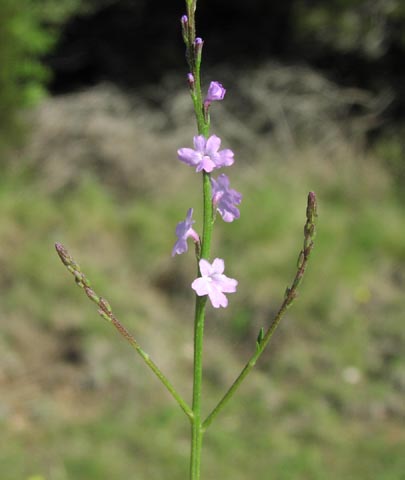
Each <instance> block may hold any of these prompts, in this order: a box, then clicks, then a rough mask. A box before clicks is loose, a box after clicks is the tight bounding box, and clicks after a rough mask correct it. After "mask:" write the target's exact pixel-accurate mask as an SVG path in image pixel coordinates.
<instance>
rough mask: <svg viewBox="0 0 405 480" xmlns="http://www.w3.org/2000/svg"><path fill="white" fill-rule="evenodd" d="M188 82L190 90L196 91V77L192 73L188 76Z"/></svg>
mask: <svg viewBox="0 0 405 480" xmlns="http://www.w3.org/2000/svg"><path fill="white" fill-rule="evenodd" d="M187 81H188V86H189V87H190V90H194V82H195V81H194V75H193V74H192V73H188V74H187Z"/></svg>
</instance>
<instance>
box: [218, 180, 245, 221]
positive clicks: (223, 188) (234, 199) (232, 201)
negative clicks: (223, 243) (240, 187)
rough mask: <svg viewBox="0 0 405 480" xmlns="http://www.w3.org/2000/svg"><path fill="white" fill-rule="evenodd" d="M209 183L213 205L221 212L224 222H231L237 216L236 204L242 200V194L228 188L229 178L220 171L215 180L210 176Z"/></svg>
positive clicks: (238, 213)
mask: <svg viewBox="0 0 405 480" xmlns="http://www.w3.org/2000/svg"><path fill="white" fill-rule="evenodd" d="M211 185H212V203H213V206H214V208H216V209H217V210H218V212H219V213H220V214H221V217H222V219H223V220H224V222H233V221H234V220H235V218H239V217H240V212H239V209H238V208H237V207H236V205H239V204H240V202H241V201H242V195H241V194H240V193H239V192H237V191H236V190H233V189H232V188H229V178H228V177H227V176H226V175H225V174H224V173H221V174H220V175H219V176H218V178H217V179H216V180H214V179H213V178H211Z"/></svg>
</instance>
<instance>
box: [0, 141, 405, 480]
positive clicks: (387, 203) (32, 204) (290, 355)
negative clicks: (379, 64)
mask: <svg viewBox="0 0 405 480" xmlns="http://www.w3.org/2000/svg"><path fill="white" fill-rule="evenodd" d="M349 152H350V151H349ZM278 158H279V155H276V154H273V155H264V156H263V158H261V159H258V160H257V162H256V163H255V164H254V167H252V166H250V167H248V166H245V167H244V166H243V165H240V166H238V170H239V173H238V177H235V179H234V184H235V188H238V190H240V191H242V192H243V193H244V201H243V204H242V208H241V214H242V216H241V220H240V221H239V222H235V224H232V225H229V226H227V228H222V227H223V225H221V224H220V225H218V228H217V235H218V236H219V237H221V240H220V241H218V242H216V245H214V251H215V252H217V253H220V252H218V248H220V249H221V252H222V253H221V255H223V256H224V257H226V259H227V264H228V265H229V273H230V274H231V275H233V276H235V277H236V278H238V279H239V281H240V289H239V292H238V294H236V295H235V296H233V297H232V302H231V306H230V308H229V310H227V311H225V312H222V311H221V312H220V313H218V312H215V311H213V309H210V310H209V312H208V318H207V346H206V352H205V370H206V375H207V376H206V383H205V385H204V389H205V392H206V396H207V397H208V399H209V400H208V401H207V404H206V405H205V407H204V410H205V411H206V412H208V411H209V408H210V407H212V406H213V405H214V403H215V401H216V400H217V399H218V398H219V396H220V395H221V394H222V393H223V392H224V389H225V387H226V386H228V385H229V384H230V382H231V381H232V380H233V378H234V376H235V375H236V374H237V373H238V370H239V368H240V367H241V366H242V365H243V363H244V361H245V360H246V359H247V357H248V355H249V353H250V352H251V351H252V349H253V348H254V341H255V338H256V336H257V333H258V331H259V329H260V327H261V326H262V325H263V324H264V323H265V322H266V318H267V317H268V316H269V315H270V314H271V313H272V312H274V311H275V310H276V308H277V306H278V304H279V302H280V301H281V299H282V295H283V292H284V288H285V286H286V285H287V284H288V283H289V281H290V280H291V276H292V275H293V273H294V267H295V262H296V255H297V253H298V251H299V249H300V247H301V242H302V226H303V223H304V221H305V211H304V210H305V200H306V193H307V192H308V190H310V189H314V190H315V191H316V192H317V194H318V198H319V204H320V209H319V210H320V217H319V228H318V236H317V239H316V248H315V250H314V256H313V259H312V262H311V264H310V267H309V271H308V274H307V277H306V279H305V281H304V283H303V286H302V290H301V295H300V298H299V299H298V301H297V302H296V304H295V305H294V307H293V308H292V309H291V310H290V311H289V313H288V315H287V318H285V320H284V322H283V324H282V325H281V328H280V330H279V332H277V335H276V336H275V338H274V341H273V342H272V344H271V345H270V349H269V352H267V354H266V355H265V358H263V359H262V361H261V362H260V364H259V365H258V369H257V371H256V372H255V373H254V374H253V375H252V377H251V378H250V379H248V381H247V382H246V384H245V386H244V387H243V388H242V389H241V392H240V395H239V396H237V398H235V399H234V400H233V401H232V402H231V404H230V405H229V407H228V409H227V410H226V411H225V412H223V414H222V415H221V416H220V417H219V418H218V423H217V429H213V430H212V432H211V431H209V432H208V433H207V437H206V445H205V447H204V451H203V457H204V470H203V476H204V478H221V479H230V478H232V479H233V480H251V479H253V478H260V479H262V478H263V479H269V480H272V479H277V480H284V479H285V480H296V479H311V480H313V479H320V480H323V479H325V478H327V479H328V480H338V479H339V480H341V479H342V478H344V479H356V480H360V479H364V480H366V479H369V478H378V479H379V480H397V479H399V478H401V476H402V474H403V471H404V468H405V464H404V457H403V450H404V448H405V434H404V431H403V429H401V426H400V420H401V418H403V415H404V406H403V402H402V400H403V398H402V397H403V391H404V388H405V386H404V378H403V372H404V368H405V358H404V355H403V345H404V340H405V338H404V329H403V325H402V321H403V311H404V308H405V298H404V295H403V290H404V283H405V277H404V266H405V242H404V240H403V239H404V238H405V224H404V222H403V207H402V205H401V204H400V203H399V201H398V200H397V199H396V197H395V196H394V194H393V193H391V190H392V189H391V180H390V178H389V177H388V176H387V175H386V174H385V173H384V171H383V170H381V169H380V168H379V167H378V166H377V164H376V163H375V162H374V161H373V160H372V159H370V158H356V157H355V154H354V153H353V152H351V153H349V154H348V150H345V151H344V152H343V153H342V154H341V155H338V154H336V155H335V157H333V158H331V157H330V156H329V157H328V159H324V158H323V157H322V155H321V154H320V152H316V151H308V150H307V151H305V150H304V151H301V152H300V153H299V154H298V153H296V154H294V155H291V157H290V158H287V159H284V160H283V162H280V161H279V160H278ZM235 168H237V167H235ZM187 178H192V177H187ZM159 190H160V192H159V193H158V191H159ZM194 190H195V185H194V184H190V182H189V181H187V182H185V183H184V188H183V189H182V191H181V192H180V193H179V191H178V178H177V179H176V181H175V174H174V173H173V176H170V175H169V176H168V177H167V178H166V179H165V184H164V185H163V186H162V187H161V188H160V189H158V188H156V189H155V190H153V191H152V190H151V191H149V192H146V193H145V194H144V195H142V196H136V197H135V198H131V195H123V192H122V191H121V190H120V189H119V188H117V189H115V188H111V187H110V188H109V189H107V188H106V187H103V186H102V183H101V182H100V181H99V180H98V179H97V178H95V177H94V176H93V177H92V176H90V175H85V176H83V177H82V178H81V179H78V181H77V183H76V185H75V186H73V187H70V188H68V189H66V190H64V191H63V192H62V191H61V192H57V193H46V188H44V183H43V179H42V178H41V175H40V172H38V171H37V172H36V175H35V177H33V176H32V175H31V172H30V171H29V170H27V169H22V168H17V169H15V170H14V173H11V172H6V173H5V174H4V175H2V178H1V179H0V200H1V201H0V217H1V219H2V220H1V223H0V243H1V245H2V248H1V258H0V262H1V281H2V303H1V316H2V319H3V320H2V327H1V329H2V337H1V349H2V377H1V378H2V383H3V388H2V391H3V392H4V393H3V394H2V400H1V404H0V405H1V406H2V409H1V410H0V412H1V416H0V421H1V428H2V439H3V442H2V449H1V453H0V469H1V472H2V478H4V479H7V480H8V479H10V480H14V479H15V480H20V479H23V480H25V479H28V478H36V477H35V475H39V476H41V478H42V477H43V479H45V480H65V479H72V480H73V479H74V480H82V479H83V480H92V479H94V480H96V479H97V480H100V479H104V478H106V479H107V478H136V479H140V480H141V479H148V480H153V479H161V478H168V479H176V480H177V479H179V480H180V479H182V478H185V476H186V472H187V461H188V460H187V459H188V453H189V452H188V440H187V439H188V436H189V431H188V428H189V426H188V424H187V422H186V421H185V419H184V418H183V415H182V413H181V412H180V410H179V409H178V408H177V407H176V405H175V404H174V403H173V402H172V400H171V399H170V397H169V396H168V395H166V393H165V392H164V390H163V388H162V386H161V385H159V383H158V382H157V381H156V380H155V379H154V378H153V376H152V375H151V374H150V372H149V371H148V370H147V369H146V368H145V367H144V365H143V364H142V362H141V361H140V360H139V359H138V358H137V357H136V356H135V355H134V354H133V352H132V350H131V349H130V348H129V347H128V346H127V345H126V344H125V342H123V341H122V339H120V338H119V337H118V336H117V335H116V333H115V331H114V330H113V329H112V328H111V326H110V325H108V324H107V323H106V322H104V321H103V320H102V319H101V318H100V317H99V316H98V315H97V313H96V311H95V309H94V305H92V304H91V302H89V301H88V300H87V299H86V298H85V296H84V295H83V293H82V291H81V290H80V289H78V288H75V287H74V285H72V281H71V278H70V276H69V275H68V274H67V273H66V271H65V270H64V268H63V267H62V266H61V265H60V262H59V259H58V258H57V256H56V253H55V252H54V251H53V243H54V241H57V240H60V241H63V242H64V243H65V244H66V245H67V246H68V247H69V248H70V250H71V252H72V254H74V255H75V256H76V257H77V260H78V261H79V262H80V263H81V265H82V267H83V269H84V270H85V271H86V273H87V274H88V275H89V278H90V279H91V280H92V283H93V285H94V288H95V289H96V290H97V291H98V292H100V293H101V294H105V295H106V296H107V298H108V299H109V300H110V301H111V304H112V305H113V307H114V310H115V311H116V314H117V316H119V318H120V320H121V321H122V322H123V323H125V324H126V325H127V327H128V328H129V329H130V330H131V331H132V332H133V333H134V334H135V336H136V337H137V339H138V340H139V342H140V343H141V345H143V346H144V348H145V349H146V350H147V351H148V352H149V353H150V354H151V355H152V358H154V359H155V361H156V362H157V363H158V364H159V365H160V366H161V368H162V369H163V370H164V372H165V373H167V374H168V375H169V376H170V377H171V378H172V379H173V382H174V383H175V384H176V385H178V386H179V388H180V391H182V392H184V395H185V396H188V395H189V392H190V384H189V382H190V378H191V376H190V372H191V359H190V356H189V355H190V354H189V352H190V339H191V334H192V306H191V301H190V300H191V296H192V293H191V290H190V288H189V284H190V282H191V280H192V279H193V278H194V277H193V276H194V265H193V264H192V263H193V262H190V258H180V257H179V259H175V260H172V259H170V258H169V256H170V251H171V247H172V242H173V240H174V237H173V228H174V225H175V222H176V220H177V219H181V218H182V217H183V216H184V211H185V209H186V207H187V206H186V207H185V206H184V205H183V204H182V202H183V201H184V199H185V198H195V192H194ZM258 206H260V208H259V207H258ZM199 213H201V211H200V209H199V208H196V214H197V218H198V215H199ZM219 245H220V247H219ZM191 256H192V254H191V253H190V254H189V257H191ZM179 312H180V313H179ZM207 397H206V398H207ZM162 424H163V425H164V428H163V429H162V428H161V425H162Z"/></svg>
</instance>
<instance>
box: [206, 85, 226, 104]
mask: <svg viewBox="0 0 405 480" xmlns="http://www.w3.org/2000/svg"><path fill="white" fill-rule="evenodd" d="M225 93H226V90H225V88H224V87H223V86H222V84H221V83H219V82H211V83H210V86H209V88H208V93H207V96H206V97H205V100H204V105H205V106H208V105H209V104H210V103H211V102H215V101H217V100H223V99H224V97H225Z"/></svg>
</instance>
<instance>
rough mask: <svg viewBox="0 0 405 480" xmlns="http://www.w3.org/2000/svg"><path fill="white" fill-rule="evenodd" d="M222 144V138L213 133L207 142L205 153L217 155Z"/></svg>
mask: <svg viewBox="0 0 405 480" xmlns="http://www.w3.org/2000/svg"><path fill="white" fill-rule="evenodd" d="M220 146H221V139H220V138H219V137H217V136H216V135H211V136H210V138H209V139H208V140H207V144H206V146H205V153H206V154H207V155H216V154H217V152H218V150H219V147H220Z"/></svg>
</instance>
